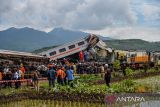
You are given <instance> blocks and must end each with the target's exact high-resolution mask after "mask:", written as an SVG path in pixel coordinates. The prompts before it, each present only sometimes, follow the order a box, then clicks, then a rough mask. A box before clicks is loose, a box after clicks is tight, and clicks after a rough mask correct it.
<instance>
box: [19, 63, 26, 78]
mask: <svg viewBox="0 0 160 107" xmlns="http://www.w3.org/2000/svg"><path fill="white" fill-rule="evenodd" d="M19 70H21V71H22V79H24V74H25V72H26V69H25V68H24V66H23V64H21V67H20V69H19Z"/></svg>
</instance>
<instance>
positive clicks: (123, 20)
mask: <svg viewBox="0 0 160 107" xmlns="http://www.w3.org/2000/svg"><path fill="white" fill-rule="evenodd" d="M130 1H131V0H1V1H0V20H1V21H0V24H1V27H3V26H4V27H6V26H15V27H24V26H28V27H33V28H36V29H41V30H44V29H49V28H53V27H59V26H61V27H65V28H70V29H82V30H87V29H89V30H90V29H94V30H99V29H104V28H106V27H108V26H114V25H132V24H134V23H135V22H136V20H137V17H136V14H135V12H134V11H133V10H132V9H131V8H130Z"/></svg>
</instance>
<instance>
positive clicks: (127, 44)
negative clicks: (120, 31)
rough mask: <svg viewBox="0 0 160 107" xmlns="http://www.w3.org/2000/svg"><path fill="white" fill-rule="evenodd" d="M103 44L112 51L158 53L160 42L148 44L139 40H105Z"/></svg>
mask: <svg viewBox="0 0 160 107" xmlns="http://www.w3.org/2000/svg"><path fill="white" fill-rule="evenodd" d="M105 42H106V44H107V45H108V46H109V47H112V48H114V49H121V50H147V51H160V42H148V41H144V40H141V39H125V40H105Z"/></svg>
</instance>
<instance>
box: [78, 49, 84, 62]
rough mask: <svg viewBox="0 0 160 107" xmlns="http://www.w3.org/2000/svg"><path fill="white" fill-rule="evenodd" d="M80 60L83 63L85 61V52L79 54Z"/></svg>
mask: <svg viewBox="0 0 160 107" xmlns="http://www.w3.org/2000/svg"><path fill="white" fill-rule="evenodd" d="M79 60H80V62H83V61H84V53H83V51H81V52H80V53H79Z"/></svg>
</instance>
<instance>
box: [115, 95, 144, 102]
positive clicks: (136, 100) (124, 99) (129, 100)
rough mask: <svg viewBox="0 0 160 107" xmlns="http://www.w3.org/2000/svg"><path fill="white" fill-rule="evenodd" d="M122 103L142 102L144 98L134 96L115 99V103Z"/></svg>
mask: <svg viewBox="0 0 160 107" xmlns="http://www.w3.org/2000/svg"><path fill="white" fill-rule="evenodd" d="M122 101H124V102H144V101H145V99H144V97H137V96H135V97H118V98H117V99H116V102H122Z"/></svg>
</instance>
